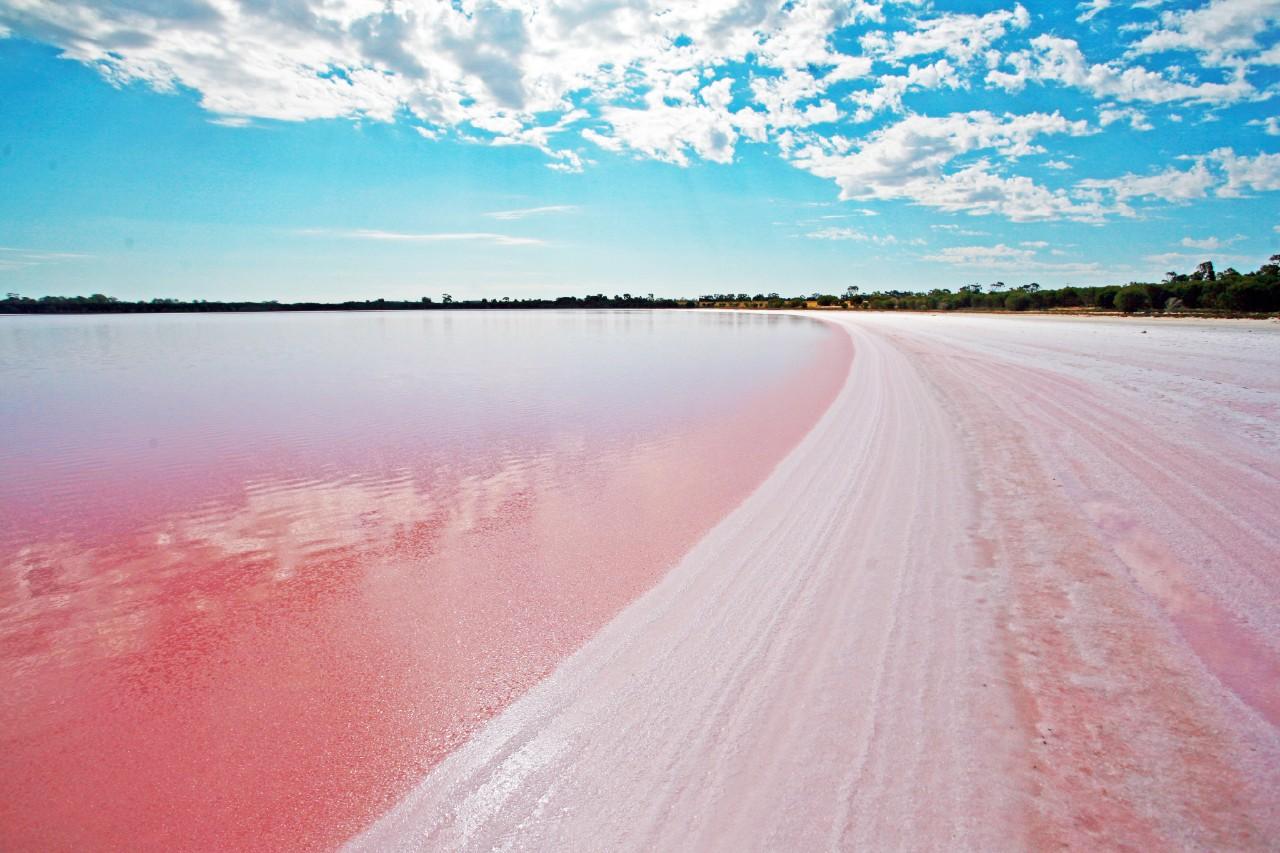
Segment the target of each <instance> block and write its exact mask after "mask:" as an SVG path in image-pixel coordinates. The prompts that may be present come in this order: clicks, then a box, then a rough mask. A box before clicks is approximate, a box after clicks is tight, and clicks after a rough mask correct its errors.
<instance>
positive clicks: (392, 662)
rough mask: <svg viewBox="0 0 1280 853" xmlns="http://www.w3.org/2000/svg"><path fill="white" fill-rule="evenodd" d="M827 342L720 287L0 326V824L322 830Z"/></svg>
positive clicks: (267, 842)
mask: <svg viewBox="0 0 1280 853" xmlns="http://www.w3.org/2000/svg"><path fill="white" fill-rule="evenodd" d="M850 357H851V350H850V343H849V339H848V337H847V336H846V335H844V334H843V333H839V332H833V331H831V330H830V329H829V328H827V327H825V326H822V325H820V324H818V323H814V322H812V321H808V320H800V319H794V318H783V317H744V316H737V315H725V314H714V315H705V314H698V315H693V314H680V313H630V312H575V313H559V312H545V313H532V312H525V313H517V312H491V313H463V312H451V313H448V314H444V313H424V314H395V313H389V314H359V315H352V314H338V315H308V316H297V315H293V316H285V315H281V316H270V315H267V316H243V317H235V316H210V317H181V316H173V317H156V318H146V317H108V318H48V319H24V320H12V321H6V322H5V323H4V324H3V325H0V387H2V389H3V392H4V393H3V395H0V399H2V400H3V402H2V403H0V406H2V408H0V421H2V425H3V428H4V432H5V434H6V436H7V437H8V438H7V441H6V443H5V445H4V447H3V448H0V470H2V471H3V477H0V566H3V567H4V568H3V572H2V573H0V678H3V680H4V683H5V685H6V691H5V693H4V695H3V696H2V697H0V754H2V755H3V758H2V759H0V762H2V764H0V767H2V769H3V772H2V773H0V803H3V805H0V818H2V819H0V846H3V847H5V848H8V849H68V848H77V849H91V848H98V849H102V848H122V847H129V848H134V849H136V848H140V847H151V848H158V847H165V848H173V847H201V848H206V849H214V848H223V849H226V848H231V847H234V848H238V849H246V848H256V849H277V848H279V847H281V846H289V847H292V848H299V847H303V848H317V847H329V846H333V845H334V844H336V843H338V842H340V841H342V840H343V839H345V838H347V837H349V836H350V835H352V834H353V833H354V832H356V831H358V830H359V829H360V828H361V827H363V826H364V825H365V824H366V823H367V822H368V821H369V820H370V819H371V818H373V817H374V816H376V815H377V814H379V813H380V812H382V811H384V810H385V809H386V808H387V807H388V806H389V805H390V804H391V803H393V802H394V801H395V800H396V799H397V798H398V797H399V796H400V795H401V794H403V792H404V791H405V790H407V789H408V787H409V786H410V785H411V784H412V783H414V782H415V781H416V780H418V779H419V778H420V777H421V776H422V774H423V773H424V772H425V771H426V770H427V769H428V768H430V767H431V766H433V765H434V764H435V763H436V762H438V761H439V760H440V759H441V758H442V757H443V756H444V755H446V754H447V753H448V752H449V751H450V750H451V749H453V748H454V747H456V746H457V745H458V744H460V743H462V742H463V741H464V740H465V739H466V738H467V737H468V736H469V735H470V734H471V733H472V732H473V731H474V730H475V729H476V728H477V726H479V725H480V724H481V723H483V722H484V721H485V720H486V719H488V718H490V717H491V716H492V715H493V714H495V713H497V712H498V711H500V710H501V709H502V708H504V707H505V706H506V705H507V704H508V703H509V702H510V701H511V700H512V699H513V698H515V697H517V696H519V695H520V694H521V693H523V692H524V691H525V690H526V689H527V688H528V687H529V686H530V685H532V684H533V683H535V682H536V681H537V680H538V679H540V678H541V677H542V676H544V675H545V674H546V673H547V672H549V671H550V670H551V669H552V668H553V667H554V666H555V665H556V663H557V662H558V661H560V660H561V659H562V658H563V657H564V655H565V654H567V653H568V652H569V651H572V650H573V649H575V648H577V647H578V646H579V645H581V643H582V642H583V641H584V640H585V639H586V638H588V637H589V636H591V635H592V634H593V633H594V632H595V631H596V630H597V629H598V628H599V626H601V625H602V624H603V623H604V622H605V621H607V620H608V619H609V618H610V617H611V616H612V615H613V614H614V613H616V612H617V611H618V610H619V609H620V608H621V607H623V606H624V605H625V604H626V603H627V602H629V601H630V600H632V599H633V598H634V597H635V596H636V595H638V594H639V593H641V592H643V591H644V590H646V589H648V588H649V587H650V586H652V584H653V583H654V582H655V581H656V580H657V579H658V578H659V577H660V576H661V575H662V573H663V572H664V571H665V570H666V569H667V568H668V567H669V566H671V565H672V564H673V563H674V562H675V561H676V560H677V559H678V558H679V557H680V556H681V555H682V554H683V553H684V552H685V551H686V550H687V549H688V548H689V547H690V546H691V545H692V544H693V543H694V542H695V541H696V540H697V539H698V538H699V537H700V536H701V534H702V533H703V532H705V531H706V530H707V529H708V528H709V527H711V526H712V525H713V524H715V523H716V522H717V521H718V520H719V519H720V518H722V517H723V516H724V515H725V514H726V513H727V512H728V511H729V510H730V509H731V508H732V507H733V506H735V505H736V504H737V503H738V502H739V501H741V500H742V498H743V497H744V496H745V495H746V494H747V493H749V492H750V491H751V490H752V489H753V488H754V487H755V486H756V485H757V484H758V483H760V482H761V481H762V480H763V478H764V477H765V475H766V474H767V473H768V471H769V470H770V469H771V468H772V467H773V465H774V464H776V462H777V461H778V460H779V459H780V458H781V457H782V456H783V455H784V454H785V452H786V451H787V450H788V449H789V448H790V447H791V446H793V445H794V444H795V443H796V442H797V441H798V440H799V439H800V438H801V437H802V436H803V435H804V433H805V432H806V430H807V429H808V428H809V427H810V426H811V425H812V423H814V422H815V421H816V420H817V418H818V417H819V415H820V414H821V413H822V412H823V411H824V410H825V408H826V406H827V405H828V403H829V402H830V400H831V399H832V398H833V397H834V395H835V393H836V391H837V390H838V389H839V387H840V385H841V383H842V382H843V378H844V375H845V372H846V371H847V369H848V364H849V360H850Z"/></svg>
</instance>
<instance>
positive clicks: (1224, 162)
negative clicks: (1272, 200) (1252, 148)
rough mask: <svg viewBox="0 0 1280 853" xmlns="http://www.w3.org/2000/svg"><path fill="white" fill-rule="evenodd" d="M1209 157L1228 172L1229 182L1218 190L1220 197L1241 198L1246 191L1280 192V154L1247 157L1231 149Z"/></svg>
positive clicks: (1224, 149)
mask: <svg viewBox="0 0 1280 853" xmlns="http://www.w3.org/2000/svg"><path fill="white" fill-rule="evenodd" d="M1209 157H1210V158H1212V159H1213V160H1215V161H1217V162H1218V164H1220V165H1221V167H1222V169H1223V170H1224V171H1225V172H1226V176H1227V180H1226V183H1225V184H1223V185H1222V186H1221V187H1219V188H1218V195H1219V196H1223V197H1228V198H1230V197H1236V196H1241V195H1244V193H1245V191H1246V190H1254V191H1255V192H1268V191H1271V190H1280V154H1258V155H1257V156H1255V157H1246V156H1240V155H1237V154H1236V153H1235V151H1233V150H1232V149H1230V148H1219V149H1217V150H1215V151H1212V152H1210V153H1209Z"/></svg>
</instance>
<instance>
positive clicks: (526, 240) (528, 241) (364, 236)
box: [296, 228, 547, 246]
mask: <svg viewBox="0 0 1280 853" xmlns="http://www.w3.org/2000/svg"><path fill="white" fill-rule="evenodd" d="M296 233H298V234H302V235H304V236H307V237H337V238H339V239H343V240H382V241H386V242H400V243H489V244H491V245H494V246H545V245H547V241H546V240H540V239H538V238H537V237H514V236H512V235H510V234H495V233H493V232H490V231H427V232H417V233H413V232H405V231H379V230H376V229H372V228H353V229H348V230H335V229H328V228H303V229H301V230H299V231H298V232H296Z"/></svg>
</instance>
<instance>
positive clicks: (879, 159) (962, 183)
mask: <svg viewBox="0 0 1280 853" xmlns="http://www.w3.org/2000/svg"><path fill="white" fill-rule="evenodd" d="M1089 132H1090V129H1089V126H1088V123H1087V122H1084V121H1070V120H1068V119H1065V118H1063V117H1062V115H1060V114H1059V113H1052V114H1047V113H1029V114H1026V115H1005V116H997V115H994V114H992V113H989V112H985V111H978V112H972V113H953V114H951V115H948V116H939V117H930V116H921V115H913V116H908V117H906V118H904V119H902V120H901V121H899V122H897V123H896V124H893V125H890V126H888V127H886V128H883V129H881V130H878V131H876V132H874V133H872V134H870V135H869V136H868V137H866V138H865V139H863V140H861V141H860V143H850V144H847V145H845V144H841V143H840V141H839V140H837V141H836V142H835V143H832V142H831V141H828V140H811V141H810V144H808V145H806V146H804V147H802V148H800V149H798V150H796V151H795V152H794V153H793V154H792V159H793V161H794V162H795V163H796V165H798V166H800V167H801V168H803V169H805V170H807V171H809V172H812V173H814V174H815V175H818V176H820V177H825V178H831V179H832V180H834V181H835V182H836V184H837V185H838V186H839V187H840V197H841V198H842V199H846V200H849V199H852V200H867V199H879V200H889V199H907V200H910V201H912V202H915V203H916V204H920V205H924V206H927V207H934V208H938V209H941V210H947V211H963V212H968V213H978V214H982V213H995V214H1000V215H1003V216H1006V217H1008V218H1010V219H1013V220H1014V221H1028V220H1035V219H1052V218H1057V217H1067V218H1072V219H1080V220H1086V221H1096V220H1097V219H1099V218H1100V217H1101V216H1102V215H1103V214H1104V212H1105V211H1104V210H1103V209H1102V208H1101V207H1100V206H1098V205H1095V204H1093V203H1091V202H1088V201H1086V202H1083V203H1079V202H1076V201H1074V200H1072V199H1071V198H1070V197H1069V196H1068V195H1067V194H1066V193H1065V192H1064V191H1055V190H1050V189H1048V188H1046V187H1043V186H1040V185H1039V184H1036V183H1035V182H1033V181H1032V180H1031V179H1029V178H1026V177H1020V176H1012V177H1006V176H1004V175H1001V174H999V173H998V171H997V168H996V167H995V165H994V164H993V163H992V162H991V161H990V160H989V159H980V160H977V161H976V162H972V163H970V164H968V165H965V166H961V167H958V168H952V169H950V170H948V167H949V166H951V165H952V163H953V161H955V160H956V159H957V158H960V157H961V156H963V155H966V154H971V153H973V152H977V151H990V152H992V153H994V154H996V155H999V156H1000V157H1003V158H1005V159H1007V160H1013V159H1016V158H1018V157H1021V156H1024V155H1026V154H1033V153H1038V152H1039V151H1040V150H1042V149H1040V148H1039V147H1038V146H1037V145H1036V144H1035V142H1034V140H1035V139H1036V138H1037V137H1039V136H1043V135H1050V134H1070V135H1075V136H1079V135H1083V134H1086V133H1089Z"/></svg>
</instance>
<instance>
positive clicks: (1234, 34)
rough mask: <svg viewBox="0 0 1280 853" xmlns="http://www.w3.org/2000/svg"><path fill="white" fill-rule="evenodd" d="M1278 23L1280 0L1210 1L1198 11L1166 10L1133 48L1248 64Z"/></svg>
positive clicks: (1217, 62) (1138, 51) (1142, 50)
mask: <svg viewBox="0 0 1280 853" xmlns="http://www.w3.org/2000/svg"><path fill="white" fill-rule="evenodd" d="M1277 22H1280V0H1211V2H1209V3H1207V4H1205V5H1204V6H1201V7H1200V8H1197V9H1189V10H1185V11H1168V12H1163V13H1161V15H1160V25H1159V26H1158V27H1156V28H1155V29H1154V30H1152V31H1151V32H1150V33H1148V34H1147V35H1146V36H1144V37H1143V38H1142V39H1141V40H1140V41H1138V42H1137V43H1136V44H1134V45H1133V50H1134V52H1135V53H1140V54H1141V53H1161V52H1165V51H1179V50H1185V51H1192V52H1195V53H1198V54H1200V55H1201V56H1202V57H1203V58H1204V59H1205V60H1206V61H1207V62H1210V63H1214V64H1235V63H1238V62H1240V61H1246V62H1247V61H1248V60H1249V59H1250V58H1253V57H1255V56H1256V55H1257V54H1259V53H1260V51H1261V45H1260V43H1259V37H1260V36H1261V35H1262V34H1263V33H1265V32H1266V31H1267V30H1268V29H1269V28H1271V27H1274V26H1275V25H1276V24H1277Z"/></svg>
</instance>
